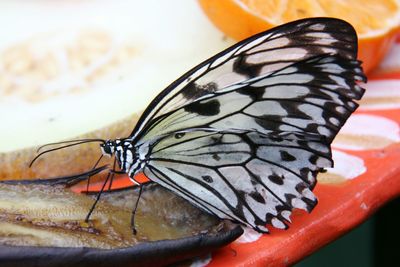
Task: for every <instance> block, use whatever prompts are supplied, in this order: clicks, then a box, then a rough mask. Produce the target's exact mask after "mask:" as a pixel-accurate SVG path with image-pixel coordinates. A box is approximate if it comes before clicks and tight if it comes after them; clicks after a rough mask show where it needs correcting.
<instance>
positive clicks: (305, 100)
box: [121, 18, 365, 232]
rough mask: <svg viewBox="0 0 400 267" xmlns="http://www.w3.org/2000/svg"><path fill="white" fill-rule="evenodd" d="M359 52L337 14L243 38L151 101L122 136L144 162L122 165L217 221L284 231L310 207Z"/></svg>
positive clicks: (357, 70)
mask: <svg viewBox="0 0 400 267" xmlns="http://www.w3.org/2000/svg"><path fill="white" fill-rule="evenodd" d="M356 55H357V36H356V34H355V31H354V29H353V28H352V27H351V26H350V25H349V24H348V23H346V22H344V21H341V20H337V19H329V18H316V19H305V20H300V21H296V22H292V23H289V24H286V25H283V26H280V27H278V28H275V29H272V30H270V31H267V32H264V33H260V34H258V35H256V36H254V37H251V38H249V39H247V40H244V41H242V42H240V43H239V44H237V45H235V46H233V47H231V48H229V49H227V50H225V51H223V52H221V53H220V54H218V55H216V56H214V57H212V58H211V59H209V60H207V61H205V62H204V63H202V64H200V65H199V66H198V67H196V68H194V69H193V70H191V71H189V72H188V73H187V74H185V75H184V76H182V77H181V78H180V79H178V80H177V81H176V82H174V83H173V84H172V85H171V86H169V87H168V88H167V89H165V90H164V91H163V92H162V93H161V94H160V95H159V96H158V97H156V98H155V100H154V101H153V102H152V103H151V104H150V105H149V107H148V108H147V109H146V110H145V112H144V114H143V116H142V117H141V119H140V120H139V122H138V124H137V126H136V128H135V130H134V131H133V133H132V135H131V136H130V137H128V138H127V139H126V140H128V141H129V142H131V143H132V145H133V146H135V147H136V150H137V151H139V154H138V156H137V158H138V159H139V160H140V161H141V162H140V164H141V165H140V164H134V165H133V164H132V162H130V163H129V164H127V165H129V166H139V165H140V166H142V167H141V168H142V171H143V172H144V173H145V175H146V176H148V177H149V178H150V179H151V180H153V181H154V182H157V183H159V184H160V185H162V186H164V187H166V188H168V189H170V190H171V191H173V192H174V193H176V194H178V195H180V196H181V197H183V198H185V199H187V200H188V201H190V202H191V203H193V204H194V205H196V206H198V207H200V208H202V209H204V210H205V211H208V212H210V213H212V214H215V215H217V216H219V217H220V218H227V219H231V220H234V221H237V222H240V223H242V224H245V225H248V226H251V227H253V228H254V229H256V230H257V231H260V232H267V231H268V229H267V228H266V225H267V224H271V225H273V226H274V227H277V228H286V227H287V224H286V223H287V222H289V221H290V218H289V216H290V214H291V211H292V210H293V209H294V208H300V209H305V210H307V211H311V210H312V209H313V207H314V206H315V205H316V203H317V200H316V197H315V196H314V194H313V193H312V191H311V190H312V189H313V188H314V186H315V183H316V175H317V173H318V172H319V171H320V170H321V169H323V168H326V167H331V166H332V160H331V151H330V143H331V142H332V140H333V138H334V137H335V136H336V134H337V133H338V131H339V130H340V128H341V127H342V125H343V124H344V123H345V121H346V120H347V118H348V117H349V116H350V114H351V113H352V112H353V111H354V110H355V109H356V108H357V103H355V102H354V100H357V99H360V98H361V96H362V94H363V92H364V90H363V89H362V88H361V87H360V86H359V85H358V84H357V82H358V81H365V76H364V74H363V72H362V69H361V67H360V62H359V61H357V58H356ZM141 151H142V152H141ZM130 155H132V153H131V152H130ZM131 157H132V156H131ZM124 160H125V158H122V159H121V161H124ZM131 160H132V159H131ZM132 168H133V167H132ZM135 172H136V169H135ZM129 173H130V174H131V173H132V174H133V173H134V172H129Z"/></svg>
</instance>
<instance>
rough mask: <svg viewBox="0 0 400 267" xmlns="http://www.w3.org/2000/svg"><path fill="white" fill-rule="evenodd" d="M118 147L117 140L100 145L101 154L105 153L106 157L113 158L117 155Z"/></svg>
mask: <svg viewBox="0 0 400 267" xmlns="http://www.w3.org/2000/svg"><path fill="white" fill-rule="evenodd" d="M118 143H119V142H118ZM116 145H117V140H107V141H105V142H104V143H102V144H100V149H101V153H103V155H104V156H109V157H111V156H112V155H113V154H114V153H115V150H116V149H115V147H116Z"/></svg>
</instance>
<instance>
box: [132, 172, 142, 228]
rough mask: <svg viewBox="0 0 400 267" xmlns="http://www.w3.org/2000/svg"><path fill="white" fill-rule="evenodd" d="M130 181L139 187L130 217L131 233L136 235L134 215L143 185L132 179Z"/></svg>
mask: <svg viewBox="0 0 400 267" xmlns="http://www.w3.org/2000/svg"><path fill="white" fill-rule="evenodd" d="M132 180H133V182H134V183H135V184H136V185H138V186H139V195H138V197H137V199H136V203H135V206H134V208H133V210H132V217H131V227H132V233H133V234H134V235H136V233H137V231H136V227H135V215H136V210H137V208H138V205H139V200H140V197H141V196H142V190H143V185H142V184H141V183H139V182H138V181H136V180H134V179H132Z"/></svg>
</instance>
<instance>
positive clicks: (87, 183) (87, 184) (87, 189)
mask: <svg viewBox="0 0 400 267" xmlns="http://www.w3.org/2000/svg"><path fill="white" fill-rule="evenodd" d="M102 158H103V155H101V156H100V158H99V159H98V160H97V161H96V163H95V164H94V166H93V168H92V170H94V169H96V167H97V165H98V164H99V162H100V160H101V159H102ZM90 178H91V176H89V177H88V179H87V182H86V192H89V185H90Z"/></svg>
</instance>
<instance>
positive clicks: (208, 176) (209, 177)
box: [201, 175, 213, 183]
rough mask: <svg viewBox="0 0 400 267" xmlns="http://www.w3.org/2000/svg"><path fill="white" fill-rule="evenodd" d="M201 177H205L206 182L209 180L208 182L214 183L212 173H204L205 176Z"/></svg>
mask: <svg viewBox="0 0 400 267" xmlns="http://www.w3.org/2000/svg"><path fill="white" fill-rule="evenodd" d="M201 178H203V180H204V181H205V182H207V183H212V182H213V179H212V177H211V176H210V175H203V176H201Z"/></svg>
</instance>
